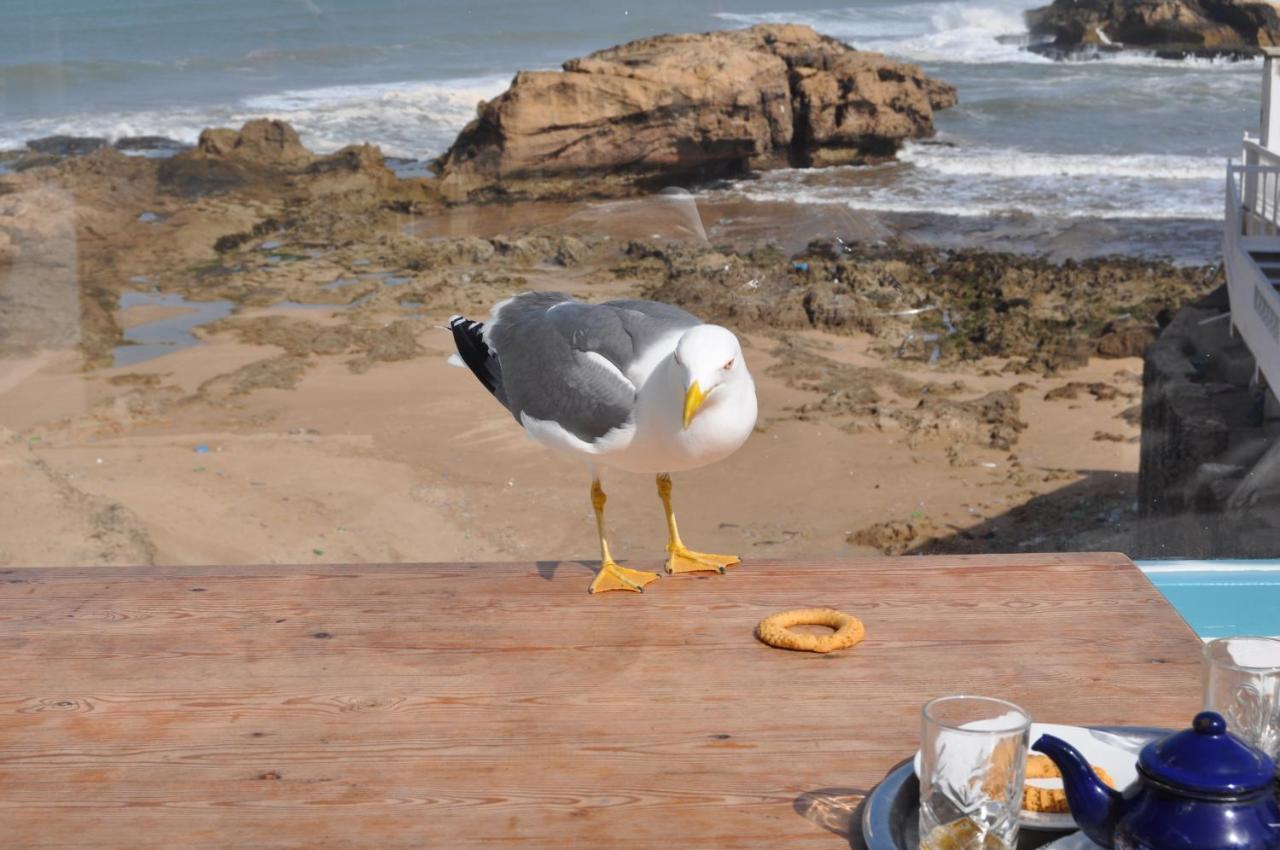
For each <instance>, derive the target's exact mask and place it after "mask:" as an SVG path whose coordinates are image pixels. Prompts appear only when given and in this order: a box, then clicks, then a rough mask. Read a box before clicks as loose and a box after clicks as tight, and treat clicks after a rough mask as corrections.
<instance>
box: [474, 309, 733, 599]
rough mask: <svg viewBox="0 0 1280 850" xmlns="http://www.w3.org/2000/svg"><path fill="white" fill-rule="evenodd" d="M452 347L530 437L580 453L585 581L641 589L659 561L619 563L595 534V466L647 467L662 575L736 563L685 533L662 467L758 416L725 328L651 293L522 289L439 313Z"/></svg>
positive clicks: (599, 499) (599, 501)
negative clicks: (487, 305)
mask: <svg viewBox="0 0 1280 850" xmlns="http://www.w3.org/2000/svg"><path fill="white" fill-rule="evenodd" d="M449 329H450V330H451V331H452V332H453V340H454V344H455V345H456V347H457V354H456V355H453V356H452V357H451V358H450V360H451V362H453V363H454V364H455V365H465V366H466V367H467V368H469V369H470V370H471V372H472V373H473V374H474V375H475V376H476V378H478V379H479V380H480V383H481V384H483V385H484V387H485V389H487V390H488V391H489V392H490V393H492V394H493V396H494V398H496V399H497V400H498V401H499V402H501V404H502V405H503V407H505V408H506V409H507V410H508V411H510V413H511V415H512V416H514V417H515V420H516V422H518V423H519V424H520V426H521V427H522V428H524V430H525V433H526V434H528V435H529V436H530V437H532V438H533V439H534V440H535V441H536V442H538V443H541V444H542V445H543V446H546V447H547V448H549V449H551V450H553V451H555V452H558V453H561V454H565V455H569V456H572V457H576V458H578V459H579V460H583V461H586V463H587V465H588V467H589V468H590V471H591V506H592V508H593V509H594V510H595V515H596V534H597V535H598V536H599V538H600V570H599V572H597V573H596V576H595V579H594V580H593V581H592V582H591V586H590V592H591V593H599V592H602V591H608V590H629V591H643V589H644V587H645V585H647V584H649V583H650V582H652V581H654V580H656V579H657V578H658V574H657V573H650V572H644V571H642V570H633V569H628V568H626V567H622V566H619V565H618V564H617V563H616V562H615V561H614V560H613V558H612V556H611V555H610V554H609V543H608V540H607V538H606V535H605V522H604V506H605V501H606V497H605V492H604V488H603V487H602V486H601V483H600V475H601V468H603V467H608V468H611V469H618V470H623V471H626V472H637V473H649V474H653V475H655V476H656V478H657V484H658V496H659V498H661V500H662V507H663V510H664V511H665V513H666V517H667V561H666V572H667V574H668V575H673V574H676V573H687V572H695V571H700V570H715V571H716V572H719V573H723V572H724V570H725V567H728V566H731V565H733V564H737V563H739V562H740V559H739V558H738V557H737V556H734V555H714V554H708V553H705V552H695V551H693V550H692V549H690V548H688V547H687V546H685V545H684V542H683V541H682V540H681V539H680V532H679V530H678V529H677V527H676V517H675V513H674V512H673V511H672V508H671V473H673V472H682V471H684V470H688V469H695V468H697V467H700V466H705V465H707V464H709V463H714V462H716V461H718V460H722V459H723V458H725V457H727V456H729V455H730V454H732V453H733V452H734V451H736V450H737V449H738V448H739V447H741V446H742V444H743V443H745V442H746V440H747V437H748V436H750V434H751V431H752V429H753V428H754V427H755V423H756V389H755V382H754V381H752V379H751V373H750V372H748V371H747V364H746V362H745V360H744V358H743V356H742V346H741V344H739V342H738V338H737V337H736V336H734V335H733V333H732V332H731V331H729V330H727V329H725V328H722V327H719V326H718V325H711V324H705V323H703V322H702V321H700V320H699V319H698V318H697V317H695V316H693V315H692V314H690V313H687V312H685V311H684V310H681V309H680V308H679V307H674V306H672V305H670V304H663V303H660V302H657V301H642V300H635V299H623V300H616V301H606V302H604V303H602V304H586V303H583V302H581V301H576V300H574V299H573V298H571V297H569V296H568V295H565V294H564V293H561V292H526V293H521V294H520V295H516V296H514V297H512V298H508V299H507V300H505V301H502V302H499V303H498V304H496V305H494V307H493V309H492V310H491V311H490V313H489V318H488V320H486V321H485V322H476V321H472V320H471V319H467V318H465V317H463V316H454V317H452V318H451V319H450V320H449Z"/></svg>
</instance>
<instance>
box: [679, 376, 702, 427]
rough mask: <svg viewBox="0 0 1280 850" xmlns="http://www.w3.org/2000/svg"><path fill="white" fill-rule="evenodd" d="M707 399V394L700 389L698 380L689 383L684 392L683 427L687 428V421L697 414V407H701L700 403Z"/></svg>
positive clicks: (690, 420)
mask: <svg viewBox="0 0 1280 850" xmlns="http://www.w3.org/2000/svg"><path fill="white" fill-rule="evenodd" d="M706 400H707V395H706V393H704V392H703V391H702V387H700V386H698V382H697V381H694V382H693V383H692V384H690V385H689V389H687V390H686V391H685V394H684V427H685V428H688V427H689V423H690V422H692V421H693V417H695V416H697V415H698V408H700V407H702V403H703V402H704V401H706Z"/></svg>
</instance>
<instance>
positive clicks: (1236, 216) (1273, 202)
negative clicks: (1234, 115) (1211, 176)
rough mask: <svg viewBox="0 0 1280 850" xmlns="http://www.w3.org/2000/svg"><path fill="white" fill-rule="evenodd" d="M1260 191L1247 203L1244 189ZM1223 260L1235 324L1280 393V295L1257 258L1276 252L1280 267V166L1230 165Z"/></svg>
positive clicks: (1275, 389)
mask: <svg viewBox="0 0 1280 850" xmlns="http://www.w3.org/2000/svg"><path fill="white" fill-rule="evenodd" d="M1249 186H1252V187H1253V188H1254V189H1255V191H1254V195H1253V197H1252V198H1251V199H1250V203H1249V204H1247V205H1246V204H1245V201H1244V192H1245V189H1246V188H1247V187H1249ZM1226 194H1227V198H1226V216H1225V219H1226V220H1225V222H1224V226H1223V237H1222V262H1223V267H1224V269H1225V271H1226V274H1227V294H1228V296H1229V297H1230V300H1231V325H1232V327H1234V328H1235V329H1236V330H1237V331H1239V332H1240V336H1241V338H1242V339H1243V340H1244V342H1245V345H1247V346H1249V351H1250V352H1252V353H1253V357H1254V360H1255V361H1256V362H1257V364H1258V370H1259V371H1260V372H1261V373H1262V375H1263V377H1265V378H1266V380H1267V386H1269V387H1271V388H1272V391H1273V392H1276V391H1280V294H1278V293H1277V292H1276V288H1275V284H1273V283H1272V282H1271V281H1270V280H1268V279H1267V275H1266V274H1265V273H1264V272H1263V270H1262V268H1261V267H1259V265H1258V263H1257V261H1255V259H1254V257H1255V255H1257V256H1261V255H1263V254H1274V255H1275V257H1274V258H1273V259H1275V261H1276V262H1275V263H1274V265H1276V266H1278V267H1280V236H1278V235H1277V233H1280V224H1278V222H1280V216H1278V212H1277V211H1278V210H1280V164H1275V165H1228V166H1227V193H1226Z"/></svg>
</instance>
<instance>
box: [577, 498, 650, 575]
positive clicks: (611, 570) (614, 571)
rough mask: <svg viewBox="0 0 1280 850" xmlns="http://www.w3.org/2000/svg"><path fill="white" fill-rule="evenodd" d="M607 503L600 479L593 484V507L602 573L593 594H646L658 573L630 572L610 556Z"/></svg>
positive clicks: (599, 573)
mask: <svg viewBox="0 0 1280 850" xmlns="http://www.w3.org/2000/svg"><path fill="white" fill-rule="evenodd" d="M606 501H607V499H606V498H605V495H604V488H603V487H601V486H600V479H599V478H597V479H595V480H594V481H592V482H591V507H593V508H595V512H596V533H597V534H599V535H600V572H598V573H596V577H595V580H594V581H592V582H591V587H590V592H591V593H602V592H604V591H606V590H633V591H637V592H641V593H643V592H644V586H645V585H646V584H648V583H649V582H651V581H657V580H658V574H657V573H646V572H643V571H641V570H630V569H627V568H626V567H620V566H618V565H617V563H615V562H614V560H613V557H612V556H610V554H609V541H607V540H605V536H604V503H605V502H606Z"/></svg>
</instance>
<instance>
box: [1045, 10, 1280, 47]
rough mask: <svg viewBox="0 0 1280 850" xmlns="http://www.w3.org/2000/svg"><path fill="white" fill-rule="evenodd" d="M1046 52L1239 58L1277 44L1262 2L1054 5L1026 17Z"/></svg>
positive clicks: (1278, 28)
mask: <svg viewBox="0 0 1280 850" xmlns="http://www.w3.org/2000/svg"><path fill="white" fill-rule="evenodd" d="M1027 26H1028V27H1029V29H1030V30H1031V35H1032V37H1033V38H1036V39H1040V40H1042V42H1043V43H1042V45H1041V49H1046V52H1050V53H1057V52H1072V51H1075V50H1078V49H1081V48H1082V47H1091V46H1092V47H1096V48H1099V49H1119V48H1122V47H1138V48H1142V49H1144V50H1150V51H1154V52H1156V53H1158V54H1161V55H1167V56H1170V57H1180V56H1186V55H1218V54H1242V53H1251V52H1256V51H1257V49H1258V48H1260V47H1270V46H1273V45H1277V44H1280V7H1278V6H1277V5H1276V4H1274V3H1271V2H1267V0H1054V1H1053V3H1052V4H1051V5H1049V6H1044V7H1042V8H1039V9H1032V10H1031V11H1029V12H1027Z"/></svg>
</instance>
